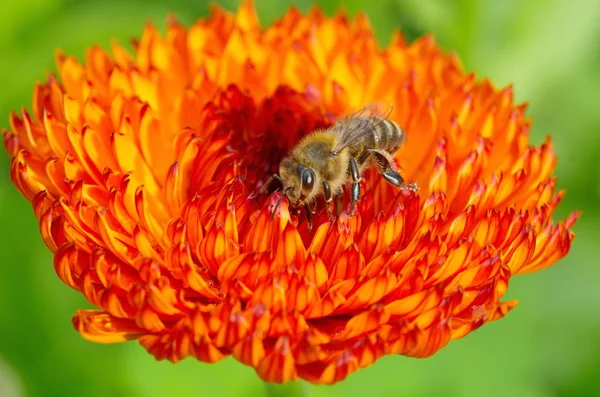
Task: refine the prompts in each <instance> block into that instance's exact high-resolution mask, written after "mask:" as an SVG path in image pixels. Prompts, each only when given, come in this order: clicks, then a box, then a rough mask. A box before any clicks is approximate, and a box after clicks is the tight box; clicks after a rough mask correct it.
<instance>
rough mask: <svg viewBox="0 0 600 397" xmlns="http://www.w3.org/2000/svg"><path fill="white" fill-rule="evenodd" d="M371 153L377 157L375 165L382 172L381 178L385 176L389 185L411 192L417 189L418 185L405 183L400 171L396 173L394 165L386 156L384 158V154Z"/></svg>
mask: <svg viewBox="0 0 600 397" xmlns="http://www.w3.org/2000/svg"><path fill="white" fill-rule="evenodd" d="M369 153H371V154H372V155H373V157H375V163H377V167H379V172H381V176H383V178H384V179H385V180H386V181H388V182H389V183H391V184H392V185H394V186H398V187H402V188H406V189H411V190H416V189H417V184H416V183H409V184H405V183H404V178H402V177H401V176H400V174H399V173H398V171H396V170H395V169H394V168H393V167H392V165H391V164H390V161H389V160H388V159H387V157H386V156H384V155H383V154H381V153H379V152H376V151H373V150H371V151H369Z"/></svg>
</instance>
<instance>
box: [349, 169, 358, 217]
mask: <svg viewBox="0 0 600 397" xmlns="http://www.w3.org/2000/svg"><path fill="white" fill-rule="evenodd" d="M350 176H351V177H352V190H351V193H350V211H349V213H348V215H350V216H353V215H354V211H355V210H356V203H357V202H358V200H359V199H360V172H359V170H358V164H356V160H354V159H351V160H350Z"/></svg>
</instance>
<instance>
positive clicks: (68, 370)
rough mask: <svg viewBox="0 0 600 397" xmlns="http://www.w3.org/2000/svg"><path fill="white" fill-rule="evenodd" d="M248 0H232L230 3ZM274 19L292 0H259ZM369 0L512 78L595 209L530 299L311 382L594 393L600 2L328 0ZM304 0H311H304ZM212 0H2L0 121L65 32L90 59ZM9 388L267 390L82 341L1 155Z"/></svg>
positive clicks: (582, 198)
mask: <svg viewBox="0 0 600 397" xmlns="http://www.w3.org/2000/svg"><path fill="white" fill-rule="evenodd" d="M237 3H238V2H237V1H226V2H223V3H222V4H223V5H224V6H225V7H226V8H229V9H230V10H235V9H236V8H237ZM256 3H257V8H258V10H259V14H260V17H261V20H262V22H263V23H264V24H266V23H269V22H271V21H272V20H273V19H275V18H277V17H278V16H280V15H282V14H283V13H284V11H285V10H286V9H287V8H288V6H289V5H290V4H291V2H290V1H276V0H256ZM317 3H318V4H320V5H321V6H322V7H323V8H324V9H325V11H326V12H327V13H328V14H331V13H333V12H334V11H335V10H337V9H338V8H339V7H340V5H342V7H344V8H345V9H346V10H347V11H348V12H349V13H350V14H352V15H353V14H355V13H356V12H357V11H359V10H361V9H362V10H364V11H366V12H367V13H368V14H369V16H370V18H371V21H372V23H373V25H374V27H375V29H376V31H377V35H378V38H379V39H380V41H381V43H382V44H387V42H388V38H389V36H390V33H391V32H392V30H393V29H394V28H395V27H400V28H401V29H402V30H403V31H404V32H405V34H406V36H407V37H408V38H409V40H411V41H412V40H413V39H414V38H416V37H418V36H419V35H421V34H423V33H425V32H432V33H433V34H434V35H435V36H436V38H437V40H438V42H439V43H440V44H441V45H442V46H443V47H444V48H445V49H447V50H455V51H457V52H458V54H459V55H460V57H461V59H462V60H463V63H464V65H465V67H466V69H467V70H470V71H471V70H473V71H476V72H477V74H478V76H488V77H490V78H491V79H492V80H493V81H494V82H495V83H496V84H497V85H498V86H504V85H506V84H508V83H511V82H512V83H514V84H515V89H516V96H517V99H518V101H525V100H526V101H528V102H529V103H530V104H531V105H530V109H529V115H530V116H532V117H533V119H534V128H533V135H532V140H533V141H534V142H536V143H539V142H541V140H542V139H543V137H544V136H545V134H547V133H551V134H553V136H554V142H555V145H556V151H557V152H558V155H559V168H558V171H557V174H558V176H559V187H561V188H566V189H567V190H568V194H567V196H566V199H565V200H564V202H563V204H562V205H561V207H560V208H559V211H558V216H559V217H560V218H564V217H565V216H566V214H567V213H568V212H570V211H571V210H573V209H575V208H579V209H583V211H584V214H583V217H582V219H581V220H580V221H579V223H578V224H577V226H576V228H575V232H576V234H577V238H576V240H575V242H574V244H573V247H572V251H571V253H570V254H569V256H568V257H567V258H566V259H565V260H563V261H561V262H560V263H559V264H558V265H556V266H554V267H552V268H550V269H547V270H545V271H542V272H540V273H535V274H534V275H530V276H521V277H517V278H513V279H512V280H511V285H510V288H509V292H508V296H507V298H509V299H514V298H518V299H519V300H520V302H521V303H520V305H519V306H518V307H517V308H516V309H515V310H514V311H512V312H511V313H510V314H509V315H508V316H507V317H506V318H505V319H504V320H501V321H499V322H496V323H492V324H488V325H486V326H484V327H483V328H481V329H480V330H478V331H476V332H474V333H473V334H471V335H469V336H468V337H466V338H465V339H462V340H459V341H455V342H453V343H451V344H450V345H449V346H448V347H446V348H445V349H443V350H442V351H440V352H439V353H438V354H436V355H435V356H434V357H432V358H429V359H426V360H419V359H412V358H405V357H400V356H398V357H385V358H383V359H381V360H380V361H378V362H377V363H376V364H375V365H373V366H371V367H369V368H368V369H365V370H361V371H359V372H358V373H356V374H354V375H352V376H351V377H349V378H348V379H347V380H346V381H344V382H342V383H340V384H338V385H335V386H332V387H313V386H309V387H307V388H308V391H309V392H310V394H311V395H312V396H364V395H372V396H379V395H381V396H398V395H403V396H479V395H487V396H508V395H510V396H519V397H521V396H523V397H542V396H592V395H600V309H599V307H598V303H600V288H599V281H600V266H598V264H597V259H596V257H597V254H598V247H599V246H600V244H599V243H600V231H599V228H598V225H600V223H599V220H600V209H599V206H598V204H600V156H599V154H600V131H599V130H598V126H600V101H599V99H600V23H599V22H600V1H598V0H589V1H585V0H580V1H573V0H552V1H551V0H527V1H524V0H510V1H491V0H490V1H484V0H460V1H455V2H452V1H446V0H428V1H422V0H382V1H370V2H367V4H364V5H363V4H362V1H359V0H351V1H344V2H341V1H336V0H328V1H319V2H317ZM294 4H296V5H297V6H298V7H299V8H300V9H302V10H307V9H308V7H309V5H310V2H308V1H299V2H296V3H294ZM207 10H208V5H207V2H206V1H203V0H194V1H192V0H178V1H172V2H171V4H168V3H167V2H162V1H156V0H151V1H141V0H140V1H134V0H128V1H120V0H105V1H102V2H99V1H98V2H95V1H89V0H83V1H74V0H3V2H2V5H1V6H0V87H1V88H0V92H1V94H0V117H2V120H3V121H1V123H0V126H2V127H7V126H8V114H9V112H10V111H11V110H12V109H18V108H20V107H21V106H23V105H25V106H27V107H28V108H29V107H30V103H31V101H30V98H31V92H32V88H33V84H34V82H35V81H36V80H37V79H43V78H44V76H45V74H46V72H47V71H48V70H53V69H54V63H53V54H54V49H55V48H56V47H60V48H62V49H64V50H65V51H66V52H67V53H71V54H74V55H77V56H78V57H80V58H81V56H82V55H83V51H84V48H86V47H88V46H90V45H92V44H94V43H99V44H101V45H102V46H104V47H105V48H106V47H107V46H108V44H109V42H110V39H111V38H115V37H116V38H118V39H119V40H120V41H121V42H123V43H125V42H127V41H128V40H129V39H130V38H131V37H134V36H138V35H139V34H140V33H141V31H142V27H143V25H144V23H145V22H146V21H147V20H149V19H152V20H154V21H155V22H156V23H157V24H158V25H159V26H161V27H164V21H165V16H166V14H167V12H169V11H174V12H175V13H176V15H178V17H179V18H180V20H181V21H183V22H184V23H186V24H190V23H192V22H193V21H194V20H196V19H197V18H198V17H200V16H204V15H206V13H207ZM0 157H1V161H0V225H2V228H1V229H0V245H1V250H0V252H2V260H1V262H0V396H2V397H5V396H19V395H26V396H83V395H85V396H164V395H176V396H197V395H213V394H214V395H218V396H261V395H263V394H264V392H265V386H264V384H263V383H262V382H261V381H260V380H259V379H258V377H257V376H256V375H255V374H254V372H253V370H252V369H249V368H247V367H243V366H242V365H240V364H238V363H236V362H234V361H233V360H231V359H229V360H226V361H224V362H221V363H219V364H216V365H207V364H203V363H199V362H196V361H194V360H186V361H184V362H182V363H180V364H178V365H172V364H170V363H168V362H156V361H155V360H154V359H153V357H152V356H150V355H149V354H148V353H146V352H145V350H144V349H142V348H140V347H139V346H138V345H137V344H136V343H135V342H132V343H127V344H120V345H99V344H93V343H90V342H86V341H84V340H83V339H82V338H80V337H79V335H78V334H77V333H75V331H74V330H73V328H72V325H71V316H72V315H73V314H74V312H75V311H76V310H77V309H78V308H82V307H89V304H88V303H87V302H85V301H84V299H83V298H82V297H81V296H80V295H79V294H78V293H76V292H75V291H73V290H71V289H70V288H68V287H66V286H65V285H63V284H62V283H61V282H60V281H59V279H58V277H56V275H55V273H54V269H53V266H52V257H51V255H50V252H49V251H48V250H47V249H46V247H45V246H44V245H43V243H42V241H41V238H40V237H39V232H38V228H37V222H36V221H35V218H34V216H33V213H32V209H31V206H30V204H29V203H28V202H26V200H25V199H23V198H22V197H21V196H20V195H19V194H18V193H17V191H16V189H15V188H14V187H13V186H12V185H11V183H10V179H9V172H8V164H9V162H8V158H7V156H6V154H5V153H4V152H3V154H2V155H1V156H0Z"/></svg>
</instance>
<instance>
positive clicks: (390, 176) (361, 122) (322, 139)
mask: <svg viewBox="0 0 600 397" xmlns="http://www.w3.org/2000/svg"><path fill="white" fill-rule="evenodd" d="M369 110H370V111H371V113H370V114H368V113H369V112H368V111H369ZM372 110H373V109H372V107H365V108H363V109H361V110H360V111H358V112H356V113H354V114H351V115H349V116H347V117H344V118H342V119H340V120H338V121H337V122H335V123H334V124H333V125H332V126H331V127H330V128H328V129H325V130H315V131H313V132H311V133H310V134H308V135H307V136H305V137H304V138H303V139H302V140H301V141H300V142H299V143H298V144H296V146H295V147H294V148H293V149H292V150H291V152H290V154H289V155H287V156H286V157H285V158H284V159H283V160H282V161H281V163H280V164H279V174H274V175H273V176H271V177H270V178H269V180H268V181H267V182H266V183H265V184H264V185H263V186H262V188H261V192H263V191H264V190H265V189H266V187H267V186H268V185H269V184H270V183H271V182H272V181H273V179H277V180H279V182H280V183H281V184H282V185H283V194H282V195H281V196H280V198H279V201H278V202H277V204H276V206H275V209H274V211H273V213H275V212H276V211H277V208H278V207H279V204H280V203H281V199H283V196H284V195H285V196H287V198H288V200H289V202H290V204H291V205H292V206H293V207H298V206H304V208H305V211H306V217H307V221H308V229H309V230H311V229H312V215H313V214H314V213H315V211H314V210H313V208H311V203H313V202H314V200H315V199H316V198H317V197H318V196H319V195H323V197H324V199H325V202H326V209H327V213H328V215H329V218H330V219H331V220H332V221H334V220H335V218H336V217H335V216H334V214H333V212H332V210H331V206H330V203H331V202H332V201H334V204H335V210H336V213H337V215H339V214H340V212H341V208H340V207H341V197H342V196H341V193H342V189H343V186H344V184H346V182H351V183H352V187H351V194H350V209H349V211H348V213H349V215H350V216H353V214H354V211H355V208H356V205H357V202H358V200H359V199H360V193H361V192H360V189H361V188H360V181H361V176H362V174H363V172H364V171H365V170H366V169H367V168H368V167H370V166H371V165H372V164H373V163H375V164H376V165H377V167H378V168H379V172H380V173H381V175H382V176H383V178H384V179H385V180H386V181H388V182H389V183H391V184H392V185H394V186H398V187H400V188H407V189H412V190H416V189H417V185H416V184H414V183H411V184H405V183H404V179H403V178H402V177H401V176H400V174H399V173H398V171H397V170H396V169H395V167H394V161H393V155H394V153H396V151H398V149H400V147H401V146H402V144H403V143H404V141H405V139H406V134H405V132H404V130H403V129H402V128H401V127H400V126H399V125H398V124H397V123H396V122H394V121H392V120H390V119H388V118H387V117H388V116H389V113H390V112H391V109H390V110H389V111H388V112H387V114H385V115H383V114H382V115H377V114H375V113H372Z"/></svg>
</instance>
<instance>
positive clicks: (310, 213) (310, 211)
mask: <svg viewBox="0 0 600 397" xmlns="http://www.w3.org/2000/svg"><path fill="white" fill-rule="evenodd" d="M304 210H305V211H306V222H307V224H308V231H309V232H310V231H312V227H313V218H312V216H313V209H312V208H310V205H309V204H308V203H304Z"/></svg>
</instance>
